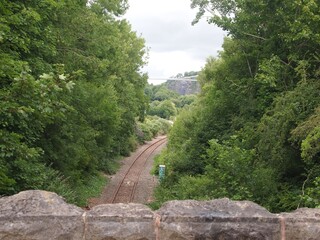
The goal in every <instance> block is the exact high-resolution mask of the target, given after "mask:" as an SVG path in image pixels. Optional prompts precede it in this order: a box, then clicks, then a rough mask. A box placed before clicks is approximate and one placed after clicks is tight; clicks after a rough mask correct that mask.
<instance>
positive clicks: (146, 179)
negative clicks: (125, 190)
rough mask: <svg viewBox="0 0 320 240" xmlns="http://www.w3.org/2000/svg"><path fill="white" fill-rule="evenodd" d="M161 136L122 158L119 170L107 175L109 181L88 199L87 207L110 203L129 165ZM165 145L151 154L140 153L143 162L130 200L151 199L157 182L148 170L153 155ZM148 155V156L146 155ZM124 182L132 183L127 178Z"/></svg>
mask: <svg viewBox="0 0 320 240" xmlns="http://www.w3.org/2000/svg"><path fill="white" fill-rule="evenodd" d="M161 138H163V136H159V137H157V138H155V139H153V140H152V141H149V142H147V143H146V144H144V145H142V146H140V147H139V148H138V149H137V150H136V151H135V152H134V153H132V154H131V155H130V157H127V158H124V159H123V160H122V161H121V163H120V164H121V167H120V169H119V171H118V172H117V173H116V174H115V175H112V176H108V177H109V182H108V184H107V186H106V187H105V188H104V189H103V191H102V193H101V195H100V197H98V198H92V199H90V200H89V204H88V205H89V207H90V208H91V207H94V206H96V205H99V204H105V203H112V200H113V197H114V194H115V192H116V191H117V188H118V186H119V185H120V184H121V182H123V179H124V177H125V175H126V173H127V172H128V170H129V169H130V167H131V166H132V165H133V162H134V161H135V160H136V159H137V157H138V156H139V155H140V154H141V153H143V151H144V150H145V149H147V148H148V147H150V146H151V145H152V144H154V143H155V142H157V141H159V140H160V139H161ZM158 145H159V144H158ZM165 145H166V144H162V145H161V146H160V147H158V148H157V149H156V150H155V151H154V152H153V153H152V154H151V155H150V154H144V155H142V157H143V158H144V159H143V160H141V161H143V162H144V164H139V168H140V170H139V171H141V174H140V176H139V180H138V182H137V183H136V184H135V194H134V195H133V196H132V197H131V200H130V202H134V203H142V204H145V203H149V202H151V201H152V199H153V198H152V194H153V189H154V188H155V186H156V185H157V184H158V179H157V177H155V176H152V175H151V174H150V171H151V169H152V165H153V159H154V156H156V155H157V154H159V153H160V152H161V150H162V149H163V148H164V147H165ZM155 146H157V145H155ZM149 155H150V157H148V156H149ZM125 184H127V185H128V187H130V185H132V182H131V181H129V180H125ZM129 199H130V197H129ZM116 201H117V202H124V203H127V202H128V201H129V200H121V198H119V199H117V200H116Z"/></svg>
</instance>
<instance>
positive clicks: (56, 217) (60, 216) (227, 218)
mask: <svg viewBox="0 0 320 240" xmlns="http://www.w3.org/2000/svg"><path fill="white" fill-rule="evenodd" d="M0 239H4V240H11V239H19V240H31V239H32V240H38V239H39V240H40V239H41V240H43V239H64V240H65V239H70V240H71V239H75V240H79V239H81V240H86V239H88V240H122V239H123V240H124V239H125V240H135V239H139V240H143V239H155V240H162V239H163V240H167V239H177V240H178V239H219V240H229V239H230V240H231V239H237V240H241V239H246V240H247V239H249V240H250V239H270V240H273V239H277V240H278V239H279V240H300V239H301V240H311V239H314V240H316V239H320V209H307V208H302V209H298V210H296V211H294V212H292V213H281V214H271V213H270V212H268V211H267V210H266V209H264V208H262V207H261V206H259V205H257V204H255V203H252V202H249V201H231V200H229V199H226V198H224V199H217V200H212V201H193V200H186V201H170V202H167V203H165V204H164V205H163V206H162V207H161V208H160V209H159V210H158V211H152V210H151V209H149V208H148V207H146V206H145V205H141V204H105V205H98V206H96V207H94V208H92V209H91V210H88V211H86V210H83V209H81V208H78V207H76V206H74V205H71V204H67V203H65V202H64V200H63V199H62V198H61V197H59V196H58V195H57V194H55V193H51V192H46V191H24V192H20V193H19V194H16V195H13V196H10V197H4V198H0Z"/></svg>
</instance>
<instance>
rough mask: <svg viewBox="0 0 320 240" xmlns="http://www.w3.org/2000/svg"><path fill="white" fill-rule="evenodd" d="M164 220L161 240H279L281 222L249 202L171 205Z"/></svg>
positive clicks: (165, 209) (162, 211)
mask: <svg viewBox="0 0 320 240" xmlns="http://www.w3.org/2000/svg"><path fill="white" fill-rule="evenodd" d="M157 214H158V215H159V216H160V217H161V223H160V229H159V239H219V240H231V239H232V240H242V239H243V240H245V239H246V240H251V239H252V240H253V239H255V240H258V239H266V240H267V239H270V240H274V239H280V237H281V228H280V224H279V218H278V217H277V216H275V215H274V214H271V213H270V212H268V211H267V210H266V209H264V208H262V207H260V206H259V205H257V204H255V203H252V202H248V201H230V200H229V199H218V200H213V201H203V202H200V201H192V200H186V201H171V202H167V203H166V204H165V205H164V206H163V207H162V208H161V209H160V210H159V211H157Z"/></svg>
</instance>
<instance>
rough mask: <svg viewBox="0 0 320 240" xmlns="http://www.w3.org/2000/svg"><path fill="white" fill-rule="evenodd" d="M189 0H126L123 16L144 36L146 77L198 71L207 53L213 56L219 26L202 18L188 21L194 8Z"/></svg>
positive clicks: (219, 41)
mask: <svg viewBox="0 0 320 240" xmlns="http://www.w3.org/2000/svg"><path fill="white" fill-rule="evenodd" d="M190 3H191V1H190V0H129V5H130V8H129V10H128V11H127V13H126V15H125V18H126V19H128V21H129V22H130V23H131V25H132V28H133V30H134V31H136V32H137V33H138V35H141V36H142V37H143V38H144V39H145V40H146V46H147V47H148V48H149V49H150V50H149V60H148V62H149V63H148V65H147V66H146V68H145V69H144V70H143V71H145V72H147V73H148V75H149V77H150V78H168V77H171V76H175V75H177V74H178V73H184V72H189V71H199V70H201V68H202V67H203V66H204V65H205V62H206V59H207V57H209V56H217V51H218V50H221V45H222V41H223V37H224V36H225V35H226V34H225V33H224V32H223V31H222V30H221V29H219V28H217V27H215V26H214V25H212V24H211V25H209V24H208V23H207V22H206V21H205V20H203V21H201V22H199V23H198V24H196V25H195V26H192V25H191V22H192V20H193V19H194V17H195V15H196V10H192V9H191V8H190Z"/></svg>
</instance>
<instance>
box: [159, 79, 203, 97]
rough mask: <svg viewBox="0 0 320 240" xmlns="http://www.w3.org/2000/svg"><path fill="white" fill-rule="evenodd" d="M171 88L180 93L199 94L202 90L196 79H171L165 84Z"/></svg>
mask: <svg viewBox="0 0 320 240" xmlns="http://www.w3.org/2000/svg"><path fill="white" fill-rule="evenodd" d="M164 85H165V86H166V87H167V88H168V89H169V90H171V91H174V92H176V93H178V94H180V95H189V94H197V93H199V92H200V84H199V83H198V82H196V81H187V80H171V81H167V82H165V84H164Z"/></svg>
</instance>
